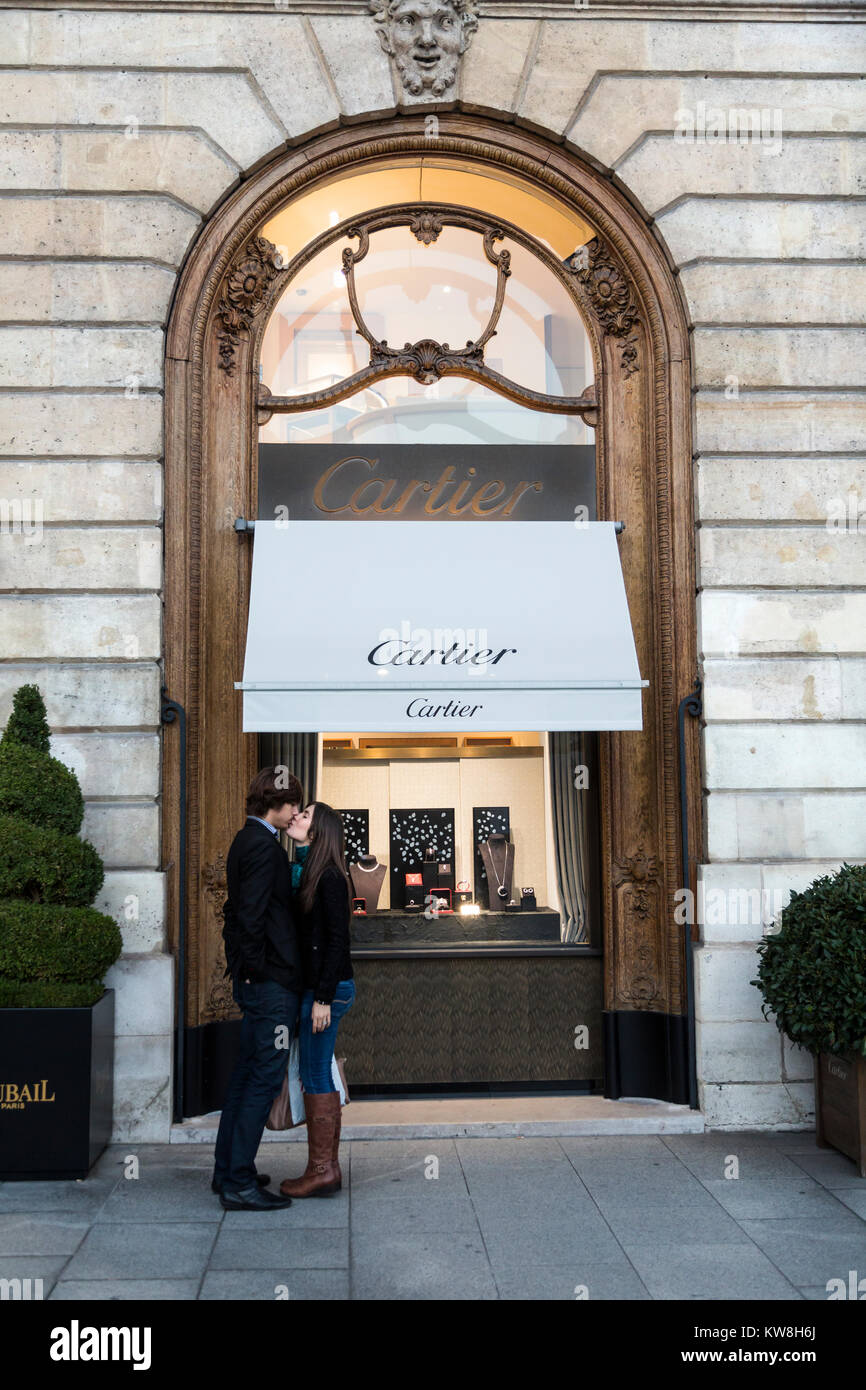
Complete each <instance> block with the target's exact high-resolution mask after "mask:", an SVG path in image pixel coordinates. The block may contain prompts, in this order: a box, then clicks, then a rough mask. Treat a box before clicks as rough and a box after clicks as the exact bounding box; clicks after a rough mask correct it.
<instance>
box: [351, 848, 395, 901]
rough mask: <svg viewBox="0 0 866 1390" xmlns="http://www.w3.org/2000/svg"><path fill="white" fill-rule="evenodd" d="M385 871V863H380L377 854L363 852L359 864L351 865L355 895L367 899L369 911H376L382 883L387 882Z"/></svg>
mask: <svg viewBox="0 0 866 1390" xmlns="http://www.w3.org/2000/svg"><path fill="white" fill-rule="evenodd" d="M385 872H386V867H385V865H384V864H380V863H379V860H378V859H377V858H376V856H375V854H362V855H361V856H360V857H359V859H358V862H357V864H350V865H349V878H350V879H351V880H352V893H353V896H354V897H356V898H364V899H366V903H367V911H368V912H375V911H376V908H377V906H378V903H379V894H380V893H381V891H382V884H383V883H384V882H385Z"/></svg>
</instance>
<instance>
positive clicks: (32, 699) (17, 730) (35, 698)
mask: <svg viewBox="0 0 866 1390" xmlns="http://www.w3.org/2000/svg"><path fill="white" fill-rule="evenodd" d="M50 739H51V731H50V729H49V728H48V720H47V719H46V718H45V704H44V702H43V699H42V695H41V693H40V690H39V686H38V685H20V686H19V687H18V689H17V690H16V691H15V694H14V696H13V698H12V713H11V714H10V716H9V720H8V723H7V725H6V729H5V731H4V733H3V738H2V742H3V743H24V744H26V745H27V747H28V748H35V749H36V751H37V753H50V752H51V743H50Z"/></svg>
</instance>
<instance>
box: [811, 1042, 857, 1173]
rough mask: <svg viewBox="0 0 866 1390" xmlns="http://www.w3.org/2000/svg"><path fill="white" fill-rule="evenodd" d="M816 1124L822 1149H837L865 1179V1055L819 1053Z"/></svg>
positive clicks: (816, 1061)
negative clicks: (853, 1164)
mask: <svg viewBox="0 0 866 1390" xmlns="http://www.w3.org/2000/svg"><path fill="white" fill-rule="evenodd" d="M815 1126H816V1130H817V1139H818V1145H819V1147H820V1148H822V1149H826V1148H833V1149H838V1150H839V1152H840V1153H843V1154H845V1155H846V1157H848V1158H851V1159H853V1160H854V1162H855V1163H856V1164H857V1167H858V1168H859V1169H860V1176H861V1178H866V1057H861V1056H859V1055H855V1054H854V1053H850V1052H849V1053H846V1054H845V1055H844V1056H842V1057H836V1056H834V1055H833V1054H832V1053H829V1052H822V1053H821V1054H820V1055H819V1056H818V1057H817V1058H816V1060H815Z"/></svg>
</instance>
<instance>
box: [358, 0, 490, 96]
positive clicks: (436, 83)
mask: <svg viewBox="0 0 866 1390" xmlns="http://www.w3.org/2000/svg"><path fill="white" fill-rule="evenodd" d="M370 12H371V14H372V15H373V17H374V19H375V21H376V31H377V33H378V35H379V42H380V43H381V45H382V48H383V49H384V50H385V52H386V53H387V54H388V57H389V58H390V59H391V62H392V64H393V66H394V69H395V70H396V73H397V76H398V78H399V80H400V82H401V83H402V86H403V91H404V101H413V100H414V101H430V100H431V98H435V97H442V96H444V95H445V93H446V92H448V91H449V89H450V88H452V87H453V86H454V84H455V82H456V81H457V74H458V72H459V70H460V62H461V59H462V58H463V54H464V53H465V52H466V50H467V48H468V47H469V45H470V43H471V42H472V37H473V35H474V33H475V30H476V29H477V28H478V13H477V10H476V8H475V0H437V3H436V4H435V5H434V6H433V7H432V8H431V7H430V6H429V4H428V5H427V6H426V7H424V8H423V9H422V8H421V7H419V6H418V4H417V3H416V2H415V0H370Z"/></svg>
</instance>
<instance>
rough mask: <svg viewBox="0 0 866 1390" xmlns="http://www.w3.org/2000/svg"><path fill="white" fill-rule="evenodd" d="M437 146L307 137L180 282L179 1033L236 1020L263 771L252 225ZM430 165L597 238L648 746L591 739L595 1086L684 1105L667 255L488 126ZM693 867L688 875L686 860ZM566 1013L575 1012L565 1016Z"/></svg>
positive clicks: (686, 471) (588, 173)
mask: <svg viewBox="0 0 866 1390" xmlns="http://www.w3.org/2000/svg"><path fill="white" fill-rule="evenodd" d="M430 153H431V142H430V139H429V138H428V137H427V136H426V135H425V129H424V118H423V116H402V117H393V118H387V119H383V120H377V121H370V122H366V123H363V124H359V125H354V126H352V127H349V128H347V129H343V130H339V131H336V132H333V133H330V134H328V135H325V136H320V137H318V138H315V139H312V140H310V141H309V142H308V143H307V144H305V145H302V146H299V147H297V148H295V149H292V150H289V151H286V152H285V153H283V154H281V155H280V156H279V158H277V159H276V160H274V161H273V162H272V163H270V164H269V165H268V166H267V167H265V168H263V169H261V170H259V171H257V172H256V173H255V174H253V175H251V176H250V178H249V179H248V180H246V181H245V182H244V183H243V184H242V185H241V186H240V187H239V188H238V189H236V190H235V191H234V192H233V193H232V194H231V195H230V196H229V197H228V198H227V199H226V200H225V202H224V203H223V204H222V205H221V207H220V208H219V209H218V210H217V211H216V212H215V213H214V214H213V216H212V217H211V218H210V220H209V221H208V222H207V224H206V225H205V227H204V228H203V229H202V231H201V233H200V235H199V237H198V239H197V241H196V243H195V245H194V247H193V248H192V250H191V252H190V254H189V256H188V258H187V261H186V263H185V265H184V267H183V270H182V272H181V275H180V278H179V282H178V287H177V291H176V294H175V298H174V302H173V305H172V311H171V316H170V321H169V327H168V333H167V346H166V415H165V422H166V423H165V429H166V437H165V450H166V460H165V555H166V576H165V626H164V633H165V645H164V660H165V684H166V687H167V690H168V692H169V694H170V697H171V699H172V700H175V701H177V702H178V703H180V704H181V705H183V706H184V708H185V709H186V712H187V718H188V768H187V786H188V803H187V841H188V843H187V864H188V881H187V903H186V906H187V924H188V927H187V953H186V954H187V962H186V967H187V968H186V975H187V982H188V988H187V998H186V1023H187V1025H188V1026H189V1027H191V1028H196V1027H199V1026H201V1025H204V1024H207V1023H208V1022H212V1021H215V1020H218V1019H221V1018H224V1017H226V1016H227V1015H228V1014H229V1013H230V1012H231V1009H232V1001H231V997H230V993H229V991H228V990H227V988H226V982H225V981H223V979H222V952H221V942H220V937H219V928H220V925H221V916H220V910H221V907H222V902H223V898H224V865H225V853H226V851H227V848H228V845H229V844H230V842H231V838H232V835H233V834H234V831H235V830H236V828H237V826H238V824H239V820H240V816H241V812H242V806H241V803H240V796H241V789H243V788H244V787H245V785H246V783H247V781H248V780H249V778H250V776H251V775H252V774H253V772H254V771H255V770H256V768H255V764H256V742H257V740H256V738H255V736H252V735H244V734H243V733H242V730H241V701H240V699H239V697H238V696H237V695H236V693H235V691H234V690H233V687H232V682H233V681H234V680H236V679H240V676H241V673H242V669H243V660H244V641H245V624H244V622H243V620H242V615H243V614H245V613H246V611H247V603H248V592H249V571H250V552H249V547H248V545H246V544H244V543H243V542H239V539H238V536H237V534H236V533H235V531H234V530H233V522H234V519H235V517H238V516H252V515H255V500H256V463H257V434H258V409H257V392H258V344H259V340H260V334H261V332H262V331H263V328H264V324H265V322H266V320H267V315H268V310H269V307H270V305H271V304H272V302H273V290H274V285H275V282H276V281H277V280H278V277H279V274H280V265H279V263H277V264H275V263H274V261H273V259H272V257H271V255H270V253H269V251H268V249H267V243H264V242H259V241H257V238H258V237H259V236H260V233H261V228H262V226H263V225H264V224H265V223H266V222H267V220H268V219H269V218H270V217H272V216H273V215H274V213H275V212H276V211H277V210H278V209H279V208H280V207H281V206H283V205H285V204H286V203H288V202H289V201H291V199H292V198H293V197H296V196H297V195H299V194H300V193H302V192H304V191H306V190H308V189H309V188H310V187H311V186H312V185H314V184H315V183H317V182H321V181H322V180H324V179H327V178H332V177H333V176H334V175H335V174H338V173H339V172H340V171H341V170H348V169H349V168H350V167H351V170H352V173H358V172H360V171H361V170H362V169H363V168H365V167H366V168H371V169H372V168H374V167H375V166H376V165H377V164H381V163H382V162H384V161H387V160H389V159H394V158H395V157H396V156H415V155H417V156H418V157H419V158H421V157H423V156H424V155H428V156H429V154H430ZM435 153H436V154H437V156H440V157H441V156H446V157H448V156H450V157H452V158H454V159H456V160H462V161H468V162H472V163H474V164H475V165H476V166H478V167H480V168H484V169H485V171H486V172H488V173H495V171H496V169H497V168H498V169H500V170H501V171H502V172H503V173H504V174H505V173H507V174H509V175H511V176H514V175H515V174H516V175H519V176H520V177H521V178H522V179H523V180H524V181H525V183H527V184H528V185H530V186H534V187H536V188H537V189H538V190H539V192H542V193H544V194H545V195H546V196H547V197H548V198H549V197H550V196H551V195H553V196H554V197H556V198H558V199H559V200H561V201H562V202H563V203H564V204H565V205H566V206H568V207H570V208H572V209H573V210H574V211H575V212H576V213H578V214H579V215H580V216H581V217H582V218H583V219H584V220H585V221H587V222H588V223H590V224H591V226H592V227H593V228H594V229H595V231H596V238H595V239H594V241H592V242H591V243H590V244H589V248H588V253H584V255H583V256H582V257H581V258H579V259H578V260H577V261H575V262H573V263H572V264H571V265H570V266H569V267H567V268H566V270H565V271H564V274H566V275H567V279H568V285H569V288H570V289H571V292H572V294H573V297H574V299H575V302H576V303H579V304H580V306H581V311H582V313H583V316H584V319H585V322H586V324H587V327H588V330H589V332H590V337H591V339H592V340H593V345H594V355H595V359H596V384H597V391H598V402H599V417H600V418H599V423H598V432H597V448H598V515H599V517H600V518H603V519H617V520H619V519H622V520H624V521H625V523H626V529H625V533H624V535H623V536H622V537H621V538H620V556H621V560H622V567H623V575H624V579H625V584H626V590H627V593H628V596H629V607H630V612H631V618H632V625H633V629H634V634H635V642H636V645H637V651H638V660H639V663H640V670H641V675H642V676H644V677H646V678H648V679H649V682H650V685H649V689H648V690H646V691H645V692H644V729H643V732H641V733H637V732H622V733H603V734H601V735H599V753H600V802H601V861H602V880H603V881H602V910H603V918H604V957H605V972H604V1009H605V1013H604V1028H605V1044H606V1068H607V1081H606V1093H607V1094H608V1095H612V1096H615V1095H647V1096H659V1097H661V1098H668V1099H673V1100H678V1101H687V1099H688V1082H687V1076H686V1068H685V1062H684V1056H685V1045H686V1032H687V1030H686V1027H685V1022H686V1020H685V1017H684V1015H685V1011H686V988H685V955H686V953H685V943H684V939H683V930H682V927H680V926H679V925H678V924H677V923H676V922H675V920H674V906H675V898H674V893H675V892H676V890H677V889H680V888H682V887H683V886H685V885H688V884H689V883H690V882H691V881H692V875H691V873H690V874H689V876H688V877H687V876H686V875H685V872H684V868H683V865H682V852H681V839H680V822H679V785H680V784H679V777H680V768H679V765H678V748H677V707H678V703H679V701H680V699H681V698H682V696H683V695H684V694H686V693H688V692H689V691H690V690H691V689H692V686H693V682H694V679H695V674H696V670H697V637H696V618H695V560H694V510H693V500H692V450H691V437H692V436H691V364H690V353H689V339H688V322H687V316H686V313H685V308H684V304H683V301H682V297H681V295H680V292H679V287H678V282H677V280H676V277H675V275H674V274H673V272H672V269H671V266H670V264H669V261H668V258H667V255H666V253H665V251H664V248H663V247H662V246H661V244H660V242H659V241H658V239H657V238H656V236H655V235H654V233H653V231H652V230H651V228H649V227H648V226H647V224H646V221H645V218H644V217H643V216H642V215H641V214H640V212H639V211H638V210H637V208H636V207H635V206H633V205H632V204H631V202H630V201H629V200H628V199H627V197H626V196H625V195H624V194H623V193H622V192H621V191H620V190H619V189H617V188H616V187H614V185H613V183H612V182H611V180H610V179H608V178H606V177H605V176H604V175H603V174H601V173H599V172H598V171H596V170H594V169H592V168H590V167H589V166H588V165H587V164H586V163H585V162H584V161H583V160H581V159H580V157H579V156H578V155H577V154H574V153H572V152H570V151H569V150H568V149H567V148H565V147H563V146H558V145H554V144H552V143H550V142H548V141H546V140H545V139H543V138H542V137H540V136H536V135H534V134H530V133H528V132H526V131H521V130H517V129H516V128H515V127H514V126H513V125H508V124H506V123H504V122H498V121H496V120H493V119H488V118H484V119H482V118H479V117H477V116H468V115H462V114H460V113H454V114H450V115H440V116H439V135H438V138H437V140H436V141H435ZM689 723H690V726H691V727H690V728H689V731H688V737H687V755H686V762H687V765H686V767H685V768H684V769H683V774H684V777H685V781H686V784H687V787H688V790H689V797H688V802H689V844H690V846H691V847H692V852H693V853H694V855H695V858H696V859H699V858H700V857H701V856H702V845H703V840H702V827H701V813H700V763H699V738H698V730H697V728H696V727H695V725H696V721H689ZM179 775H180V768H179V761H178V748H177V741H176V740H172V738H171V737H170V735H169V737H167V738H165V739H164V750H163V802H162V804H163V827H162V845H163V863H164V865H165V867H166V869H167V870H168V921H169V939H170V940H172V937H173V936H174V935H175V933H176V927H175V924H176V922H177V920H178V907H179V900H178V894H179V884H178V875H177V866H178V864H179V858H180V854H179V851H180V845H179V834H180V818H179V809H178V795H179ZM692 867H693V866H691V865H690V866H689V868H690V869H691V868H692ZM579 1022H580V1020H579V1019H576V1020H575V1023H579Z"/></svg>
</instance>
